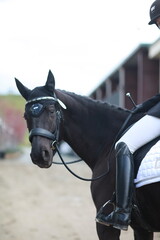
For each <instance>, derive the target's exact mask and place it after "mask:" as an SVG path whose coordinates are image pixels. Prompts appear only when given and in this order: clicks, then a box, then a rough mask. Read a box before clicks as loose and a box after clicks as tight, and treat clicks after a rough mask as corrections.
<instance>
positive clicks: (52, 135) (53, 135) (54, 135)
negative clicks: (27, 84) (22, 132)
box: [26, 96, 62, 150]
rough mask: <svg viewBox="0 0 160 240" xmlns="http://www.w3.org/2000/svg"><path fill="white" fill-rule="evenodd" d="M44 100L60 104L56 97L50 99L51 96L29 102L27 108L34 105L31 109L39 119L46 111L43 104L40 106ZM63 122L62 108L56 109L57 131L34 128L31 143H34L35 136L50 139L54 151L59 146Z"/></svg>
mask: <svg viewBox="0 0 160 240" xmlns="http://www.w3.org/2000/svg"><path fill="white" fill-rule="evenodd" d="M43 100H48V101H51V102H52V101H53V102H54V103H59V101H58V99H57V98H56V97H50V96H46V97H39V98H34V99H32V100H29V101H27V103H26V106H27V105H28V104H32V105H31V107H30V109H31V112H32V115H33V116H34V117H38V116H39V115H40V114H41V112H42V111H43V110H44V107H45V106H44V105H43V104H40V102H41V101H43ZM56 105H57V106H58V104H56ZM61 120H62V114H61V110H60V108H57V109H56V129H55V131H54V132H50V131H48V130H46V129H44V128H33V129H31V131H30V133H29V141H30V142H32V139H33V137H34V136H41V137H45V138H48V139H50V140H52V143H51V148H52V150H55V144H57V143H58V141H59V134H60V124H61Z"/></svg>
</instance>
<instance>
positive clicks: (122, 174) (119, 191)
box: [96, 115, 160, 230]
mask: <svg viewBox="0 0 160 240" xmlns="http://www.w3.org/2000/svg"><path fill="white" fill-rule="evenodd" d="M159 135H160V119H159V118H156V117H152V116H148V115H146V116H145V117H143V118H142V119H140V120H139V121H138V122H137V123H135V124H134V125H133V126H132V127H131V128H130V129H129V130H128V131H127V132H126V133H125V134H124V136H122V137H121V139H120V140H119V141H118V142H117V143H116V147H115V150H116V156H117V158H116V164H117V165H116V166H117V168H116V209H115V211H113V212H112V213H111V214H110V215H108V216H105V215H104V214H103V213H100V214H99V213H98V214H97V217H96V221H97V222H99V223H101V224H104V225H113V227H115V228H119V229H121V230H127V228H128V225H129V223H130V212H131V208H132V207H131V202H132V195H133V181H134V175H133V174H134V170H133V161H132V153H134V152H135V151H136V150H137V149H138V148H140V147H141V146H143V145H144V144H146V143H147V142H149V141H151V140H152V139H154V138H156V137H158V136H159Z"/></svg>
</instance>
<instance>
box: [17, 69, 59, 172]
mask: <svg viewBox="0 0 160 240" xmlns="http://www.w3.org/2000/svg"><path fill="white" fill-rule="evenodd" d="M15 80H16V85H17V88H18V90H19V92H20V93H21V95H22V96H23V97H24V98H25V99H26V101H27V102H26V106H25V113H24V118H25V120H26V122H27V127H28V130H29V132H30V134H29V140H30V142H31V145H32V148H31V154H30V155H31V159H32V162H33V163H34V164H37V165H38V166H39V167H41V168H49V167H50V166H51V164H52V158H53V156H54V154H55V153H56V149H55V145H54V144H55V143H56V142H58V141H59V132H60V123H61V110H60V104H61V102H59V99H58V98H57V97H56V95H55V80H54V76H53V74H52V72H51V71H49V73H48V77H47V81H46V84H45V85H44V86H41V87H36V88H34V89H33V90H30V89H28V88H27V87H25V86H24V85H23V84H22V83H21V82H20V81H19V80H17V79H15Z"/></svg>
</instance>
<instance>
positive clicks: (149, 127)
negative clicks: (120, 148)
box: [115, 115, 160, 154]
mask: <svg viewBox="0 0 160 240" xmlns="http://www.w3.org/2000/svg"><path fill="white" fill-rule="evenodd" d="M158 136H160V118H157V117H153V116H150V115H145V116H144V117H143V118H141V119H140V120H139V121H138V122H136V123H135V124H134V125H133V126H132V127H131V128H130V129H129V130H128V131H127V132H126V133H125V134H124V135H123V136H122V137H121V138H120V139H119V140H118V141H117V142H116V145H117V144H118V143H119V142H124V143H126V145H127V146H128V148H129V150H130V152H131V153H132V154H133V153H134V152H135V151H136V150H137V149H138V148H140V147H142V146H143V145H144V144H146V143H148V142H150V141H151V140H153V139H154V138H156V137H158ZM116 145H115V146H116Z"/></svg>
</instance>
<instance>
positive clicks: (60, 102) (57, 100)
mask: <svg viewBox="0 0 160 240" xmlns="http://www.w3.org/2000/svg"><path fill="white" fill-rule="evenodd" d="M41 100H53V101H56V102H58V103H59V104H60V106H61V107H62V108H64V109H67V107H66V105H65V104H64V103H63V102H62V101H61V100H59V99H58V98H55V97H50V96H46V97H38V98H33V99H32V100H29V101H27V102H26V104H28V103H32V102H37V101H41Z"/></svg>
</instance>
